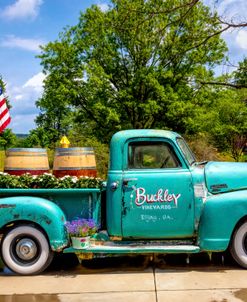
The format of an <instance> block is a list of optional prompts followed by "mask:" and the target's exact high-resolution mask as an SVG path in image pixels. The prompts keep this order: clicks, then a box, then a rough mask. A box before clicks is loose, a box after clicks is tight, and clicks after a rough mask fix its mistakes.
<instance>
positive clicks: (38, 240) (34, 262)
mask: <svg viewBox="0 0 247 302" xmlns="http://www.w3.org/2000/svg"><path fill="white" fill-rule="evenodd" d="M1 256H2V259H3V262H4V264H5V265H6V266H7V267H8V268H9V269H10V270H12V271H13V272H15V273H17V274H21V275H33V274H38V273H41V272H42V271H44V270H45V269H46V268H47V266H48V265H49V264H50V263H51V261H52V258H53V252H52V251H51V250H50V246H49V243H48V241H47V239H46V237H45V235H44V233H43V232H42V231H40V230H39V229H37V228H36V227H34V226H29V225H23V226H17V227H15V228H13V229H11V230H10V231H9V232H8V233H7V234H6V235H5V236H4V237H3V238H2V244H1Z"/></svg>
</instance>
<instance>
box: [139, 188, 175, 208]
mask: <svg viewBox="0 0 247 302" xmlns="http://www.w3.org/2000/svg"><path fill="white" fill-rule="evenodd" d="M145 193H146V190H145V189H144V188H137V189H136V199H135V203H136V205H137V206H141V205H143V204H144V203H145V202H146V203H154V202H173V203H174V204H175V206H176V207H177V204H178V199H179V197H180V196H181V194H169V190H168V189H166V190H163V189H159V190H158V191H157V193H156V194H145Z"/></svg>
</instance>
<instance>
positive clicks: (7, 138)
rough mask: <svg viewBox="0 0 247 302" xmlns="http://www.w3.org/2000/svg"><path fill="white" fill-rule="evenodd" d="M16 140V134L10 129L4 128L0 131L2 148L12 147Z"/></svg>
mask: <svg viewBox="0 0 247 302" xmlns="http://www.w3.org/2000/svg"><path fill="white" fill-rule="evenodd" d="M16 141H17V138H16V135H15V134H14V133H13V132H12V130H11V129H5V130H4V131H3V132H2V133H0V146H1V147H2V148H3V149H4V150H6V149H8V148H10V147H13V146H14V145H15V143H16Z"/></svg>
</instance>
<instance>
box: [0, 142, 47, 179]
mask: <svg viewBox="0 0 247 302" xmlns="http://www.w3.org/2000/svg"><path fill="white" fill-rule="evenodd" d="M4 172H7V173H9V174H12V175H21V174H25V173H30V174H32V175H40V174H43V173H48V172H49V162H48V156H47V152H46V150H45V149H41V148H12V149H8V150H7V152H6V157H5V162H4Z"/></svg>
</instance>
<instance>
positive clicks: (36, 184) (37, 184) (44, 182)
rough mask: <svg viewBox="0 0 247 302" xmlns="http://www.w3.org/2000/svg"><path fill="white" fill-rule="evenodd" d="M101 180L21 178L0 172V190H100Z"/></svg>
mask: <svg viewBox="0 0 247 302" xmlns="http://www.w3.org/2000/svg"><path fill="white" fill-rule="evenodd" d="M102 182H103V180H102V179H100V178H93V177H87V176H85V177H76V176H69V175H66V176H64V177H62V178H56V177H55V176H54V175H52V174H49V173H44V174H42V175H31V174H29V173H26V174H23V175H21V176H15V175H10V174H8V173H2V172H0V188H5V189H10V188H16V189H18V188H19V189H52V188H53V189H70V188H77V189H80V188H101V187H102Z"/></svg>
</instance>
